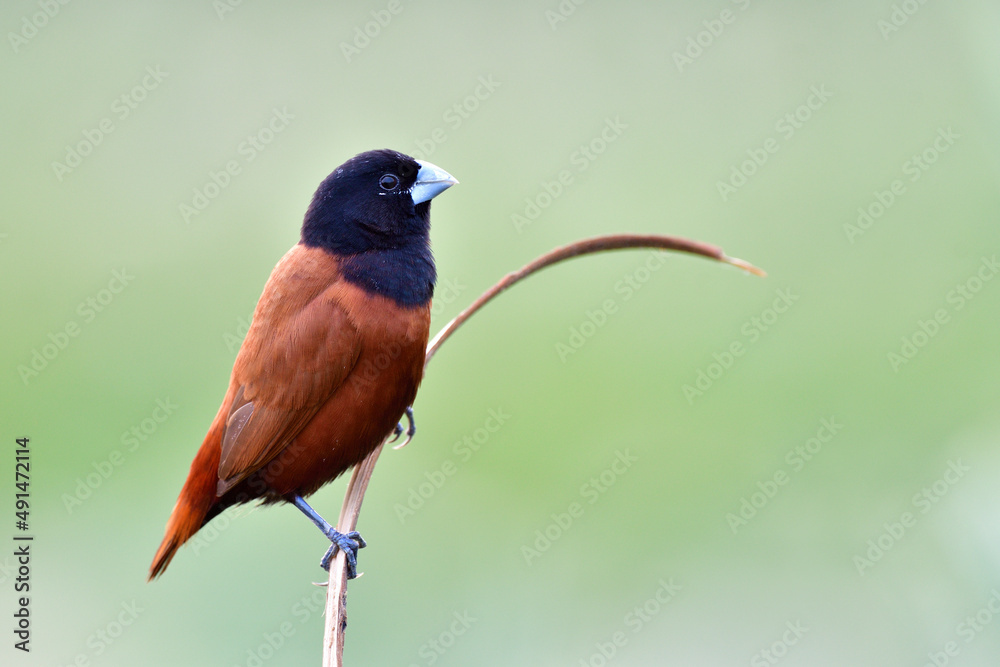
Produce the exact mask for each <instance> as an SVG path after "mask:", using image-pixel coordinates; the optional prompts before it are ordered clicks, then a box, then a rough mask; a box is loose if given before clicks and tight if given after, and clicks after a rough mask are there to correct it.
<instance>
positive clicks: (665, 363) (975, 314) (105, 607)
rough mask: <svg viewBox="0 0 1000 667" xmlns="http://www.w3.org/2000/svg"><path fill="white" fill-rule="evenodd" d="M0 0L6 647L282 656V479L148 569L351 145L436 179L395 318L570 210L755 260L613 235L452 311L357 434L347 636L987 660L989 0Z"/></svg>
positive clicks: (51, 654) (471, 284) (995, 570)
mask: <svg viewBox="0 0 1000 667" xmlns="http://www.w3.org/2000/svg"><path fill="white" fill-rule="evenodd" d="M46 12H47V13H46ZM0 26H2V28H3V32H4V33H5V34H6V39H5V41H6V42H7V43H6V45H5V46H4V47H3V48H0V51H2V52H3V55H2V56H0V81H2V86H3V91H4V96H3V97H4V103H3V105H2V109H3V110H2V115H0V127H2V132H3V136H4V140H3V145H4V159H3V160H2V163H0V169H2V177H0V183H2V185H0V188H2V192H3V198H2V202H3V214H2V217H0V267H2V269H0V271H2V274H0V275H2V279H3V284H4V289H3V291H2V293H0V313H3V318H4V323H3V327H2V333H0V336H2V339H3V350H4V368H3V373H2V376H0V392H2V393H0V405H2V412H0V435H2V439H3V449H4V451H7V452H8V454H7V455H6V457H5V462H4V463H3V465H4V466H6V468H5V469H7V470H12V469H13V453H12V452H13V440H14V438H15V437H18V436H22V435H27V436H30V437H31V446H32V469H31V474H32V479H31V490H32V501H33V506H32V513H31V524H32V525H31V532H32V533H33V534H34V535H35V536H36V540H35V542H34V545H33V550H34V559H33V562H32V567H33V569H32V590H31V610H32V613H33V617H32V618H33V636H32V652H31V653H30V655H24V654H21V653H20V652H19V651H15V650H14V649H13V648H12V646H11V644H12V643H13V641H12V639H11V634H10V628H9V627H8V626H12V625H13V623H12V620H11V619H12V617H11V613H12V612H13V609H14V593H13V576H14V570H13V565H14V560H13V558H12V556H10V555H9V554H10V553H11V552H12V547H10V546H8V547H4V548H3V549H2V550H0V553H3V554H5V555H4V556H3V557H0V565H2V569H0V579H2V588H3V596H2V599H3V608H2V616H3V618H6V619H7V621H6V622H5V624H4V625H3V626H2V627H0V630H2V631H3V634H4V636H6V637H7V639H6V640H5V642H4V643H5V645H4V646H3V648H2V652H3V656H4V657H3V658H2V659H0V661H2V662H3V664H11V665H13V664H26V665H45V666H52V665H55V666H66V665H71V664H78V665H98V666H100V665H109V666H111V665H116V666H117V665H150V666H152V665H226V666H235V665H244V666H247V667H251V666H253V665H312V664H319V659H320V645H321V633H322V618H321V615H320V613H318V611H317V610H318V609H319V608H320V607H321V602H322V596H323V592H322V590H321V589H318V588H316V587H315V586H313V585H312V583H311V582H313V581H320V580H322V579H323V578H324V576H323V573H322V572H321V571H320V570H319V568H318V566H317V563H318V560H319V558H320V556H321V555H322V553H323V551H324V549H325V545H324V541H323V539H322V538H321V536H320V535H319V534H318V533H317V531H316V530H315V528H314V527H313V526H311V525H310V524H309V523H308V522H307V521H305V520H304V519H303V518H302V517H301V516H300V515H299V513H298V512H297V511H296V510H294V509H292V508H290V507H276V508H267V509H263V510H255V511H252V512H250V513H249V515H247V514H246V513H242V514H241V515H238V516H232V515H226V516H224V517H223V518H220V519H219V520H217V521H216V522H215V523H214V524H212V525H211V527H210V528H207V529H206V530H205V531H203V532H202V533H201V534H200V535H199V538H198V539H197V540H196V541H195V542H193V543H192V544H190V545H189V546H188V547H186V548H184V549H182V550H181V551H180V553H179V554H178V556H177V558H176V559H175V560H174V562H173V564H172V565H171V567H170V570H169V571H168V572H167V573H166V575H165V577H163V578H162V579H161V580H159V581H157V582H156V583H153V584H147V583H145V575H146V571H147V568H148V566H149V562H150V560H151V559H152V556H153V553H154V551H155V549H156V547H157V545H158V543H159V541H160V538H161V535H162V531H163V527H164V524H165V522H166V519H167V517H168V515H169V512H170V509H171V507H172V506H173V503H174V500H175V498H176V494H177V492H178V491H179V489H180V486H181V484H182V482H183V479H184V476H185V474H186V472H187V468H188V465H189V463H190V460H191V458H192V456H193V454H194V452H195V450H196V448H197V447H198V445H199V444H200V443H201V440H202V438H203V436H204V433H205V431H206V429H207V427H208V425H209V423H210V421H211V419H212V418H213V416H214V415H215V412H216V410H217V408H218V404H219V402H220V401H221V398H222V395H223V392H224V390H225V387H226V383H227V380H228V375H229V371H230V368H231V365H232V362H233V359H234V358H235V354H236V349H237V346H238V343H239V340H240V338H241V337H242V334H243V332H244V330H245V326H246V321H247V318H248V317H249V316H250V314H251V312H252V309H253V307H254V304H255V303H256V299H257V297H258V296H259V294H260V291H261V288H262V286H263V284H264V281H265V280H266V279H267V276H268V274H269V272H270V270H271V268H272V267H273V265H274V264H275V262H276V261H277V260H278V258H279V257H281V255H282V254H283V253H284V252H285V251H286V250H287V249H288V248H289V247H290V246H291V245H292V244H294V243H295V242H296V241H297V239H298V232H299V225H300V222H301V219H302V214H303V213H304V211H305V208H306V206H307V204H308V202H309V198H310V196H311V195H312V192H313V190H314V189H315V187H316V185H317V184H318V183H319V182H320V181H321V180H322V179H323V178H324V177H325V176H326V175H327V174H328V173H329V172H330V171H331V170H332V169H333V168H334V167H336V166H337V165H338V164H340V163H341V162H343V161H344V160H346V159H347V158H348V157H350V156H352V155H354V154H356V153H358V152H361V151H363V150H368V149H371V148H380V147H392V148H396V149H398V150H401V151H404V152H408V153H411V154H419V155H422V156H423V157H425V158H426V159H429V160H431V161H432V162H434V163H436V164H438V165H440V166H441V167H443V168H444V169H446V170H448V171H449V172H451V173H452V174H454V175H455V176H456V177H457V178H458V179H459V180H460V181H461V185H460V186H458V187H456V188H454V189H452V190H449V191H448V192H447V193H445V194H444V195H442V196H441V197H440V198H438V199H437V200H435V202H434V206H433V209H434V210H433V216H432V217H433V230H432V239H433V244H434V250H435V254H436V258H437V263H438V271H439V275H440V282H439V290H438V300H437V302H436V304H435V311H434V312H435V321H434V324H433V326H432V329H433V331H437V330H438V329H440V327H441V326H443V325H444V324H445V323H446V322H447V321H448V320H449V319H450V318H451V317H453V316H454V315H455V314H457V313H458V312H459V311H460V310H461V308H462V307H464V306H465V305H466V304H468V303H469V302H471V301H472V300H473V299H474V298H475V297H476V296H477V295H478V294H479V293H480V292H481V291H483V290H484V289H486V288H487V287H488V286H489V285H491V284H492V283H493V282H495V281H496V280H497V279H499V278H500V277H501V276H502V275H503V274H504V273H506V272H507V271H510V270H513V269H515V268H517V267H519V266H521V265H522V264H524V263H525V262H527V261H529V260H531V259H532V258H534V257H535V256H537V255H539V254H541V253H542V252H544V251H546V250H548V249H549V248H551V247H553V246H556V245H559V244H563V243H566V242H569V241H571V240H573V239H577V238H582V237H587V236H591V235H596V234H601V233H609V232H618V231H640V232H658V233H666V234H676V235H681V236H688V237H692V238H696V239H700V240H703V241H707V242H710V243H714V244H718V245H721V246H723V247H724V248H725V249H726V251H727V252H729V253H730V254H732V255H735V256H738V257H743V258H745V259H747V260H750V261H752V262H754V263H755V264H758V265H760V266H762V267H764V268H765V269H766V270H767V271H768V274H769V275H768V277H767V278H765V279H758V278H754V277H750V276H746V275H743V274H741V272H739V271H737V270H735V269H732V268H730V267H725V266H720V265H715V264H713V263H711V262H708V261H705V260H702V259H698V258H691V257H687V256H680V255H670V256H669V257H668V258H667V259H666V261H665V262H663V263H662V265H661V264H660V263H659V260H658V259H655V257H653V256H652V255H650V254H649V253H647V252H643V251H638V252H622V253H613V254H608V255H605V256H600V257H591V258H585V259H581V260H578V261H576V262H573V263H571V264H568V265H564V266H561V267H558V268H555V269H552V270H551V271H549V272H546V273H545V274H542V275H540V276H538V277H536V278H533V279H532V280H531V281H530V282H529V283H526V284H524V285H521V286H518V287H517V288H516V289H515V290H513V291H512V292H510V293H509V294H506V295H504V296H503V297H502V298H501V299H499V300H497V301H496V302H495V303H494V304H493V305H491V306H490V307H489V308H488V309H486V310H485V311H483V312H482V313H481V314H480V315H478V316H477V317H476V318H475V319H473V320H471V321H470V323H469V324H468V325H467V326H466V327H465V328H463V329H462V330H461V331H460V332H459V333H458V334H457V335H456V336H455V337H454V338H453V339H452V340H451V341H449V342H448V344H447V345H446V346H445V347H444V348H443V350H442V351H441V353H440V354H439V355H438V356H437V358H436V359H435V361H434V363H433V364H432V365H431V366H430V368H429V372H428V375H427V377H426V379H425V382H424V384H423V387H422V390H421V393H420V396H419V398H418V400H417V403H416V405H415V408H416V415H417V423H418V425H419V432H418V435H417V438H416V440H415V441H414V442H413V443H412V444H411V445H409V446H408V447H407V448H405V449H403V450H401V451H390V452H386V454H385V455H384V456H383V457H382V460H381V461H380V462H379V466H378V468H377V469H376V473H375V476H374V478H373V481H372V485H371V487H370V490H369V493H368V496H367V502H366V504H365V506H364V510H363V512H362V515H361V520H360V525H359V528H360V530H361V531H362V533H363V534H364V536H365V537H366V539H367V540H368V542H369V545H370V546H369V548H368V549H366V550H365V551H363V552H362V554H361V561H360V568H361V570H363V571H364V572H365V576H364V577H362V578H361V579H359V580H357V581H355V582H353V583H352V584H351V586H350V597H349V610H350V627H349V630H348V645H347V655H346V658H347V663H348V664H352V665H359V664H367V665H432V664H435V665H469V664H476V665H510V664H528V665H574V666H575V665H593V666H595V667H596V666H599V665H603V664H610V663H613V664H617V665H740V664H751V665H770V664H776V663H777V662H781V663H782V664H787V665H845V664H851V665H879V666H884V665H923V664H934V663H935V662H936V663H937V664H960V665H993V664H996V655H997V654H998V651H1000V617H998V616H997V613H998V612H1000V593H998V592H997V591H1000V537H998V530H1000V519H998V517H1000V492H998V491H997V488H998V486H997V478H998V474H1000V455H998V453H997V442H998V438H1000V416H998V414H997V409H996V406H997V399H998V398H1000V381H998V373H1000V355H998V354H997V331H998V326H1000V279H997V280H993V278H996V271H997V270H998V266H997V264H996V258H997V256H998V254H1000V228H998V225H997V214H998V212H1000V191H998V187H997V186H998V176H1000V160H998V157H997V156H998V155H1000V80H998V78H997V71H998V69H997V67H998V64H1000V42H998V41H997V39H996V35H997V34H998V31H1000V7H998V6H997V5H996V3H995V2H989V1H987V0H972V1H970V2H965V3H960V4H955V3H926V4H922V3H918V2H916V0H907V1H905V2H897V3H895V4H894V3H891V2H888V0H886V1H883V2H875V3H871V2H861V1H860V0H858V1H848V2H839V3H827V2H816V1H812V2H798V3H784V4H782V5H776V4H774V3H763V2H761V3H758V2H756V1H747V0H740V1H739V2H726V1H722V0H720V1H719V2H713V3H703V2H699V3H695V2H684V3H680V2H678V3H658V4H654V3H642V2H617V3H608V2H588V3H583V4H579V5H578V4H576V3H574V2H571V1H570V0H563V1H562V2H559V3H557V2H556V1H555V0H552V1H551V2H543V3H538V4H534V3H495V2H493V3H488V2H476V3H458V2H447V3H429V2H411V1H409V0H399V1H397V0H393V1H392V2H369V3H362V4H356V5H354V6H343V7H341V6H337V5H334V4H333V3H326V4H321V3H306V2H286V3H277V2H271V3H266V2H260V1H256V0H248V1H247V2H242V3H240V2H235V1H234V2H231V3H230V2H224V0H223V1H222V2H214V3H213V2H210V1H208V0H203V1H202V2H194V3H191V2H189V3H175V4H169V3H147V2H108V3H100V4H99V5H94V4H90V3H75V2H74V3H69V4H66V5H62V4H59V3H57V2H55V1H50V2H28V1H21V0H18V1H16V2H6V3H4V4H3V7H2V9H0ZM255 144H256V145H255ZM74 154H75V157H74ZM57 163H58V164H57ZM227 164H229V166H230V167H231V172H232V173H230V174H229V175H228V176H222V175H220V174H221V173H222V172H224V171H225V170H226V168H227ZM234 165H235V166H234ZM563 172H566V173H563ZM560 175H562V177H563V180H564V183H563V184H562V185H561V186H559V187H561V191H560V190H559V187H557V186H556V185H553V183H554V182H555V183H558V181H559V179H560ZM720 184H723V185H721V186H720ZM727 186H728V187H727ZM553 194H555V196H553ZM200 197H204V200H201V199H200ZM182 205H185V206H190V207H191V208H192V209H195V210H197V211H198V212H197V214H191V212H190V211H187V212H186V213H185V210H184V209H182ZM196 206H199V207H201V210H198V209H197V208H195V207H196ZM533 206H537V207H538V208H537V210H536V209H535V208H533ZM859 209H860V211H861V212H864V213H867V214H868V215H870V216H871V217H870V218H865V217H861V213H859ZM516 216H521V218H518V217H516ZM859 217H861V220H860V222H859ZM186 218H187V219H186ZM651 259H654V260H655V261H653V262H651V264H650V265H651V266H654V267H656V270H652V271H651V270H649V268H648V267H647V261H650V260H651ZM116 272H117V274H116ZM116 275H117V276H118V277H117V281H116ZM629 281H631V283H632V284H631V285H630V283H629ZM607 302H610V306H608V304H607ZM605 306H608V307H607V308H605ZM598 311H601V313H603V314H598ZM609 312H610V314H608V313H609ZM595 322H596V323H595ZM597 323H599V325H598V324H597ZM67 326H69V327H70V330H71V331H73V332H75V334H76V335H72V336H71V335H70V334H68V333H65V332H66V331H67ZM60 332H63V333H62V334H61V333H60ZM574 332H576V334H574ZM573 345H575V346H576V347H572V346H573ZM561 346H566V347H565V348H564V347H561ZM566 349H570V350H573V352H572V353H568V352H566ZM734 349H735V350H736V351H737V352H738V354H733V350H734ZM36 353H37V354H38V355H41V356H40V357H37V356H35V355H36ZM894 355H895V356H894ZM46 357H49V358H46ZM33 360H34V363H35V365H36V368H37V367H41V369H40V370H38V371H37V373H34V372H32V371H31V370H29V369H31V365H32V362H33ZM686 387H687V389H686ZM697 392H700V393H697ZM163 406H166V408H164V407H163ZM158 408H159V409H158ZM491 411H493V414H495V415H500V416H501V417H502V422H503V423H502V424H499V422H498V421H496V420H494V421H490V417H491ZM487 429H492V432H491V431H490V430H487ZM470 442H471V443H473V444H474V445H475V446H476V447H478V448H477V449H474V448H473V447H470V445H469V444H468V443H470ZM616 461H618V463H616ZM625 461H628V465H626V464H625ZM442 471H450V472H452V473H453V474H447V472H442ZM3 478H4V479H7V480H8V482H7V484H6V485H5V486H4V488H3V489H0V498H2V502H0V507H2V508H3V509H4V510H5V511H4V513H3V516H4V517H5V518H4V530H3V534H4V535H10V536H12V535H13V534H14V533H15V532H16V531H15V530H14V528H13V522H14V518H13V511H14V510H13V494H14V488H13V480H12V473H5V474H4V475H3ZM343 489H344V480H338V481H337V482H336V483H334V484H331V485H330V486H328V487H326V488H324V489H323V490H322V491H320V492H319V493H318V494H317V495H316V496H315V498H314V500H315V503H314V505H315V506H316V507H317V508H318V509H319V510H320V511H321V512H322V513H324V514H325V515H326V516H327V517H330V518H335V517H336V516H337V512H338V510H339V507H340V503H341V500H342V497H343ZM574 503H576V505H575V506H574V505H573V504H574ZM571 507H572V508H573V510H574V515H575V516H569V510H570V509H571ZM564 515H565V516H564ZM3 539H5V540H10V537H9V536H8V537H4V538H3ZM8 544H12V542H8Z"/></svg>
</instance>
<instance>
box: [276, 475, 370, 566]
mask: <svg viewBox="0 0 1000 667" xmlns="http://www.w3.org/2000/svg"><path fill="white" fill-rule="evenodd" d="M292 503H293V504H294V505H295V506H296V507H298V508H299V509H300V510H301V511H302V513H303V514H305V515H306V516H307V517H309V519H310V520H311V521H312V522H313V523H314V524H316V527H317V528H319V529H320V530H321V531H323V534H324V535H326V537H327V539H329V540H330V541H331V542H333V544H331V545H330V548H329V549H327V551H326V554H325V555H324V556H323V560H321V561H320V562H319V564H320V567H322V568H323V569H324V570H326V571H327V572H329V571H330V560H331V559H332V558H333V555H334V554H335V553H337V549H340V550H341V551H343V552H344V555H346V556H347V578H348V579H354V578H355V577H357V576H358V549H361V548H363V547H366V546H368V545H367V544H365V541H364V539H362V537H361V535H360V534H359V533H358V531H356V530H352V531H351V532H349V533H341V532H340V531H338V530H337V529H336V528H334V527H333V526H331V525H330V524H329V523H327V521H326V519H324V518H323V517H321V516H320V515H319V514H317V513H316V510H314V509H313V508H312V507H310V506H309V503H307V502H306V501H305V499H304V498H303V497H302V496H300V495H298V494H296V495H294V496H292Z"/></svg>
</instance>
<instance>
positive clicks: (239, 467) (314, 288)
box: [217, 246, 360, 496]
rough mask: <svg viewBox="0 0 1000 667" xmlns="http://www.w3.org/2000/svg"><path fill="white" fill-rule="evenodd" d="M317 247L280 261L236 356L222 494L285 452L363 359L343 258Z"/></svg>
mask: <svg viewBox="0 0 1000 667" xmlns="http://www.w3.org/2000/svg"><path fill="white" fill-rule="evenodd" d="M316 252H322V251H316V250H312V249H305V248H303V246H296V248H293V249H292V250H291V251H289V253H288V254H287V255H286V256H285V258H284V259H282V261H281V262H279V264H278V266H276V267H275V269H274V272H273V273H272V274H271V278H270V280H268V283H267V286H266V287H265V288H264V294H263V295H262V296H261V299H260V302H259V303H258V305H257V310H256V311H255V312H254V317H253V323H252V324H251V326H250V331H249V332H247V336H246V340H245V341H244V343H243V347H242V348H240V353H239V355H238V356H237V357H236V364H235V365H234V367H233V377H232V386H233V387H234V388H235V389H236V394H235V397H234V399H233V402H232V405H231V406H230V409H229V416H228V418H227V420H226V430H225V433H224V434H223V437H222V455H221V458H220V460H219V482H218V488H217V494H218V495H220V496H221V495H222V494H223V493H225V492H226V491H228V490H229V489H230V488H232V487H233V486H235V485H236V484H238V483H239V482H240V481H242V480H243V479H245V478H246V477H247V476H249V475H251V474H252V473H253V472H255V471H257V470H259V469H260V468H262V467H263V466H265V465H267V463H268V462H269V461H271V459H273V458H274V457H275V456H277V455H278V454H280V453H281V451H282V450H283V449H284V448H285V447H286V446H287V445H288V444H289V443H290V442H291V440H292V439H294V438H295V436H296V435H298V433H299V432H300V431H301V430H302V429H303V428H304V427H305V426H306V424H308V423H309V421H310V420H311V419H312V418H313V417H314V416H315V414H316V412H317V411H318V410H319V409H320V408H321V407H322V406H323V404H324V403H326V401H327V400H328V399H329V398H330V396H332V395H333V393H334V392H335V391H336V390H337V389H338V388H339V387H340V385H341V384H343V382H344V380H345V379H346V378H347V376H348V375H349V374H350V372H351V370H352V369H353V368H354V365H355V364H356V363H357V360H358V356H359V354H360V341H359V337H358V332H357V329H356V328H355V326H354V324H353V323H352V322H351V320H350V318H349V317H348V315H347V314H346V312H345V311H344V309H343V308H341V307H340V305H339V302H338V298H337V297H338V293H339V291H340V289H341V285H342V283H340V281H339V278H338V276H339V272H338V271H337V266H336V260H335V259H333V258H332V257H329V256H328V255H326V256H325V257H324V256H318V257H317V256H315V255H314V253H316ZM323 254H324V255H325V253H323ZM331 444H332V443H331Z"/></svg>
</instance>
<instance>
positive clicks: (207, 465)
mask: <svg viewBox="0 0 1000 667" xmlns="http://www.w3.org/2000/svg"><path fill="white" fill-rule="evenodd" d="M222 431H223V424H222V423H221V421H220V420H219V419H218V418H217V419H216V422H215V423H214V424H212V428H211V429H209V431H208V435H206V436H205V441H204V442H203V443H202V445H201V448H200V449H199V450H198V453H197V455H195V457H194V461H192V463H191V470H190V472H188V477H187V481H186V482H184V488H182V489H181V493H180V496H179V497H178V498H177V504H176V505H174V511H173V512H171V514H170V520H169V521H167V530H166V534H165V535H164V536H163V542H162V543H161V544H160V548H159V550H157V552H156V556H155V557H154V558H153V564H152V565H151V566H150V568H149V578H148V579H147V581H152V580H153V579H155V578H156V577H158V576H160V575H161V574H163V572H164V570H166V569H167V565H169V564H170V560H171V559H172V558H173V557H174V554H175V553H176V552H177V550H178V549H179V548H180V546H181V545H182V544H184V543H185V542H187V541H188V540H189V539H190V538H191V536H192V535H194V534H195V533H196V532H198V529H199V528H201V527H202V526H203V525H205V522H206V520H207V517H208V516H209V512H210V511H211V509H212V506H213V505H214V504H215V503H216V500H217V498H216V495H215V490H216V486H217V485H218V482H219V475H218V470H219V456H220V454H221V452H222Z"/></svg>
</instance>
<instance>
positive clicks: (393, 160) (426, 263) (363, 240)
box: [302, 150, 436, 306]
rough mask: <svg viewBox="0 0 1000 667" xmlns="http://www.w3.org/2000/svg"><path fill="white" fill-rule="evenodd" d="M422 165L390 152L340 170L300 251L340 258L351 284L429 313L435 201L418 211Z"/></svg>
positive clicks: (307, 224)
mask: <svg viewBox="0 0 1000 667" xmlns="http://www.w3.org/2000/svg"><path fill="white" fill-rule="evenodd" d="M419 170H420V165H419V164H418V163H417V161H416V160H414V159H413V158H411V157H408V156H406V155H403V154H402V153H397V152H396V151H390V150H379V151H369V152H367V153H361V154H360V155H357V156H355V157H353V158H351V159H350V160H348V161H347V162H345V163H344V164H342V165H340V166H339V167H337V168H336V169H335V170H334V171H333V173H332V174H330V175H329V176H327V177H326V180H324V181H323V182H322V183H321V184H320V186H319V189H317V190H316V194H315V195H313V200H312V204H310V205H309V210H308V211H306V217H305V221H304V222H303V224H302V243H303V244H305V245H307V246H312V247H320V248H323V249H324V250H326V251H328V252H330V253H332V254H334V255H337V256H338V257H340V258H341V264H340V267H341V271H342V272H343V276H344V278H345V279H346V280H348V281H349V282H351V283H354V284H356V285H359V286H360V287H362V288H363V289H365V290H367V291H369V292H372V293H375V294H380V295H382V296H386V297H389V298H391V299H393V300H394V301H396V303H398V304H400V305H401V306H419V305H425V304H426V303H427V302H428V301H429V300H430V298H431V296H433V294H434V282H435V279H436V273H435V268H434V258H433V256H432V255H431V249H430V201H426V202H422V203H420V204H417V205H416V206H414V204H413V198H412V197H411V196H410V188H412V187H413V184H414V183H415V182H416V180H417V172H418V171H419Z"/></svg>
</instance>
